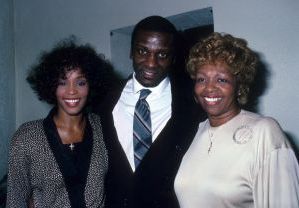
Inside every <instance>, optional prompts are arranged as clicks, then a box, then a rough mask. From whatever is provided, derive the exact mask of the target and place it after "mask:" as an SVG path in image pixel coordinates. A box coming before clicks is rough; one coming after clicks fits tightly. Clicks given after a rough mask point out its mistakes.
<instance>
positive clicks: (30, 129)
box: [11, 119, 44, 148]
mask: <svg viewBox="0 0 299 208" xmlns="http://www.w3.org/2000/svg"><path fill="white" fill-rule="evenodd" d="M43 131H44V130H43V119H39V120H35V121H29V122H26V123H23V124H22V125H21V126H20V127H19V128H18V129H17V131H16V132H15V133H14V135H13V137H12V139H11V148H13V147H15V146H19V145H26V144H28V145H30V144H31V143H35V142H36V140H38V139H39V138H41V134H42V132H43Z"/></svg>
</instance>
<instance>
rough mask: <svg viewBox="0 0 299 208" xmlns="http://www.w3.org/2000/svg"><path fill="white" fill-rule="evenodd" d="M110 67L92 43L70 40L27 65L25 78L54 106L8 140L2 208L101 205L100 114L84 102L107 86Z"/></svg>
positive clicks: (103, 170)
mask: <svg viewBox="0 0 299 208" xmlns="http://www.w3.org/2000/svg"><path fill="white" fill-rule="evenodd" d="M110 69H111V68H110V65H109V63H108V62H107V61H106V60H105V59H104V58H103V57H102V56H101V55H99V54H97V53H96V52H95V50H94V49H93V48H92V47H90V46H89V45H77V44H76V43H75V42H74V41H73V40H66V41H63V42H61V43H60V44H58V45H57V46H56V47H55V48H54V49H53V50H51V51H50V52H47V53H44V54H43V55H42V56H41V58H40V60H39V63H38V64H37V65H35V66H34V67H32V69H31V71H30V73H29V75H28V77H27V81H28V82H29V84H30V85H31V87H32V89H33V90H34V91H35V92H36V94H37V95H38V98H39V99H40V100H42V101H45V102H47V103H49V104H51V105H53V106H54V107H53V109H52V110H51V111H50V113H49V114H48V116H47V117H46V118H45V119H41V120H36V121H31V122H27V123H25V124H23V125H21V127H20V128H19V129H18V130H17V132H16V133H15V134H14V136H13V138H12V140H11V145H10V150H9V162H8V192H7V207H26V206H27V205H28V204H29V203H32V204H33V205H34V207H59V208H61V207H80V208H83V207H104V202H105V193H104V178H105V174H106V172H107V167H108V166H107V163H108V159H107V151H106V147H105V144H104V142H103V138H102V129H101V120H100V117H99V116H97V115H95V114H92V113H89V111H88V106H89V104H90V102H91V100H92V99H101V96H103V95H104V93H105V92H106V91H107V88H108V86H109V85H108V82H109V81H111V80H110V78H109V74H110V71H109V70H110Z"/></svg>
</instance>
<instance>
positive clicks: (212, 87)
mask: <svg viewBox="0 0 299 208" xmlns="http://www.w3.org/2000/svg"><path fill="white" fill-rule="evenodd" d="M216 88H217V86H216V84H215V82H213V80H208V81H207V82H206V90H207V91H208V92H212V91H214V90H215V89H216Z"/></svg>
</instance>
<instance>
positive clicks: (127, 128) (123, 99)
mask: <svg viewBox="0 0 299 208" xmlns="http://www.w3.org/2000/svg"><path fill="white" fill-rule="evenodd" d="M142 89H149V90H151V93H150V94H149V95H148V96H147V98H146V101H147V102H148V104H149V107H150V111H151V124H152V141H153V142H154V141H155V139H156V138H157V136H158V135H159V134H160V132H161V131H162V129H163V128H164V127H165V125H166V123H167V121H168V120H169V119H170V117H171V111H172V110H171V101H172V98H171V85H170V81H169V78H168V77H166V78H165V79H164V80H163V81H162V82H161V83H160V84H159V85H158V86H156V87H151V88H145V87H143V86H142V85H141V84H140V83H139V82H138V81H137V80H136V79H135V74H133V78H132V79H130V80H129V81H128V82H127V84H126V86H125V87H124V89H123V91H122V93H121V96H120V98H119V100H118V102H117V104H116V105H115V107H114V109H113V112H112V114H113V120H114V126H115V128H116V132H117V136H118V139H119V142H120V144H121V145H122V148H123V149H124V151H125V153H126V155H127V159H128V161H129V163H130V165H131V167H132V170H133V171H135V164H134V145H133V119H134V110H135V105H136V103H137V101H138V99H139V95H140V90H142Z"/></svg>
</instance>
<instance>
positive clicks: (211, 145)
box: [208, 126, 214, 154]
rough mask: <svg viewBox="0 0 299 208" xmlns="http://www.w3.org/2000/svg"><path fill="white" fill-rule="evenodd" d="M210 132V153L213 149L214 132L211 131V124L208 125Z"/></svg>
mask: <svg viewBox="0 0 299 208" xmlns="http://www.w3.org/2000/svg"><path fill="white" fill-rule="evenodd" d="M208 134H209V139H210V145H209V148H208V154H210V152H211V150H212V147H213V136H214V134H213V132H211V127H210V126H209V127H208Z"/></svg>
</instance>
